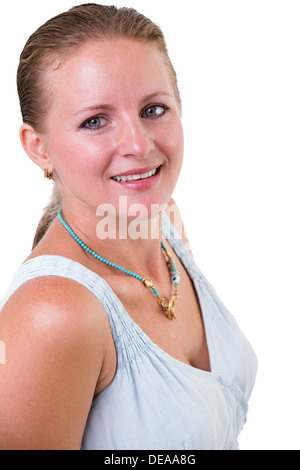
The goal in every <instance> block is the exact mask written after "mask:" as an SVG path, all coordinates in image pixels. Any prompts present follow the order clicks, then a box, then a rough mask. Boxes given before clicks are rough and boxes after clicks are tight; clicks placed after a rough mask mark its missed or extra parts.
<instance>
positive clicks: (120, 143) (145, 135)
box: [115, 116, 154, 159]
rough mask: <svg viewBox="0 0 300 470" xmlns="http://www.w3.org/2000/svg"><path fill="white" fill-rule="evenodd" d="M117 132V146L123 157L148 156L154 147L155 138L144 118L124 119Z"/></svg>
mask: <svg viewBox="0 0 300 470" xmlns="http://www.w3.org/2000/svg"><path fill="white" fill-rule="evenodd" d="M118 127H119V128H118V132H117V133H116V140H115V147H116V152H117V153H118V155H120V156H122V157H137V158H140V159H143V158H146V157H147V156H148V155H149V153H150V152H151V150H152V149H153V148H154V138H153V136H152V133H151V131H150V130H149V129H147V128H146V126H145V125H144V124H143V122H142V118H140V117H137V118H135V117H134V118H132V117H131V118H129V117H128V116H127V117H126V119H124V120H122V121H121V122H120V123H119V126H118Z"/></svg>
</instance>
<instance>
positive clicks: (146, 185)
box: [111, 165, 162, 191]
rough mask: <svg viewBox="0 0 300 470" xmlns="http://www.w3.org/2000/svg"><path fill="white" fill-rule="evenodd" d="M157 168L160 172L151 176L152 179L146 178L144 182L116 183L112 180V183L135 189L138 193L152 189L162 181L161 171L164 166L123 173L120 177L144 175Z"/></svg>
mask: <svg viewBox="0 0 300 470" xmlns="http://www.w3.org/2000/svg"><path fill="white" fill-rule="evenodd" d="M156 168H158V171H157V172H156V173H155V175H154V176H150V178H146V179H144V180H133V181H126V182H125V181H124V182H118V181H114V180H113V179H112V180H111V181H113V183H116V184H119V185H121V186H122V187H123V188H127V189H133V190H136V191H142V190H146V189H150V188H152V187H153V186H155V184H156V183H157V182H158V180H159V179H160V175H161V171H162V165H160V166H154V167H151V168H150V167H148V168H141V169H138V170H133V171H130V172H126V173H122V174H121V175H120V176H128V175H140V174H143V173H148V171H151V170H155V169H156Z"/></svg>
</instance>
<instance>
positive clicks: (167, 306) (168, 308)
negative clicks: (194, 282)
mask: <svg viewBox="0 0 300 470" xmlns="http://www.w3.org/2000/svg"><path fill="white" fill-rule="evenodd" d="M143 284H144V286H145V287H147V288H149V289H152V290H153V291H154V292H157V291H156V289H155V287H154V285H153V283H152V281H150V280H149V279H143ZM156 298H157V301H158V303H159V305H160V306H161V308H162V309H163V311H164V312H166V314H167V317H168V319H169V320H173V319H174V320H176V315H175V302H176V300H177V299H179V295H178V286H176V285H175V294H173V295H172V297H171V299H170V302H169V303H167V301H166V299H164V298H163V297H159V295H156Z"/></svg>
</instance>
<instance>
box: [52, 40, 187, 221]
mask: <svg viewBox="0 0 300 470" xmlns="http://www.w3.org/2000/svg"><path fill="white" fill-rule="evenodd" d="M49 80H50V81H51V85H50V86H51V96H52V98H51V104H50V107H49V112H48V115H47V120H46V131H45V133H44V135H43V138H44V142H45V151H46V154H47V157H48V158H49V159H50V160H51V162H52V164H53V166H54V168H55V174H56V178H57V182H58V184H59V187H60V191H61V193H62V196H63V200H64V204H71V205H72V207H74V205H75V206H76V209H77V210H84V211H87V210H88V211H92V212H93V214H94V215H96V209H97V207H98V206H99V205H100V204H104V203H106V204H107V203H109V204H112V205H113V206H114V207H115V208H116V209H118V207H119V198H120V197H121V196H126V197H127V204H128V207H129V206H130V205H131V204H135V203H139V204H144V205H145V206H146V208H147V210H148V211H149V214H150V209H151V204H162V203H166V202H168V200H169V198H170V197H171V195H172V192H173V190H174V187H175V185H176V182H177V179H178V176H179V173H180V169H181V165H182V158H183V132H182V125H181V111H180V105H179V103H178V102H177V100H176V98H175V92H174V87H173V83H172V81H171V78H170V74H169V71H168V68H167V66H166V65H165V63H164V61H163V58H162V56H161V55H160V53H159V52H158V50H157V49H156V47H155V46H153V45H152V44H148V43H144V42H140V41H135V40H131V39H125V38H120V39H115V40H110V41H109V40H105V41H102V40H99V41H96V40H95V41H89V42H87V43H85V44H84V45H83V46H82V47H81V48H80V49H79V50H78V51H77V52H76V53H74V54H73V55H71V56H70V57H68V58H67V59H65V60H63V61H62V62H61V64H60V65H59V67H58V68H57V69H56V70H53V71H51V73H50V75H49V76H48V81H49ZM49 83H50V82H49ZM149 172H151V173H149ZM154 173H155V174H154Z"/></svg>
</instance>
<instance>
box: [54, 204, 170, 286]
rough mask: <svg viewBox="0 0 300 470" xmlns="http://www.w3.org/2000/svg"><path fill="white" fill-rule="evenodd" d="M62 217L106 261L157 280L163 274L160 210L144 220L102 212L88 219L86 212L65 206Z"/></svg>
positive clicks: (164, 268)
mask: <svg viewBox="0 0 300 470" xmlns="http://www.w3.org/2000/svg"><path fill="white" fill-rule="evenodd" d="M62 217H63V219H64V220H65V222H66V223H67V224H68V225H69V226H70V228H71V229H72V230H73V232H74V233H75V234H76V235H77V237H79V238H80V239H81V240H82V241H83V243H84V244H85V246H86V247H88V248H89V249H90V250H92V251H94V252H96V253H97V254H98V255H100V256H102V257H103V258H105V259H107V260H108V261H111V262H113V263H115V264H117V265H119V266H121V267H123V268H125V269H127V270H129V271H133V272H135V273H136V274H138V275H141V276H142V277H150V278H151V279H153V280H157V281H158V282H160V280H161V279H163V278H165V275H166V263H165V259H164V257H163V256H162V248H161V240H162V236H161V214H157V216H156V217H155V218H153V219H150V220H144V221H141V220H137V219H135V220H132V219H131V220H127V219H124V218H120V217H109V216H105V217H101V218H100V220H99V217H97V218H96V220H95V218H94V221H93V222H91V218H88V217H87V216H86V215H84V216H83V217H82V216H81V217H78V214H74V213H73V212H72V211H68V209H64V210H63V212H62ZM89 256H91V258H93V256H92V255H90V254H89ZM93 261H94V262H99V261H97V260H95V259H94V260H93Z"/></svg>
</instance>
